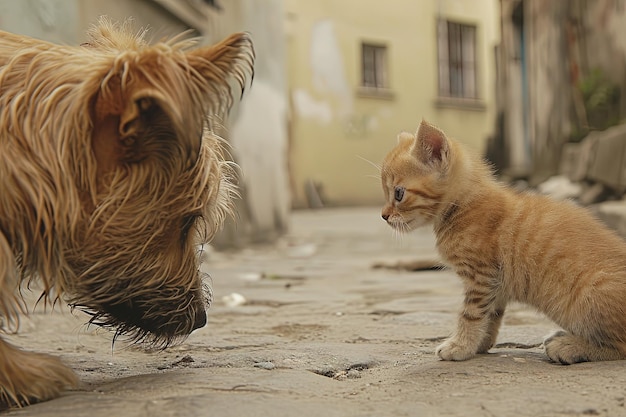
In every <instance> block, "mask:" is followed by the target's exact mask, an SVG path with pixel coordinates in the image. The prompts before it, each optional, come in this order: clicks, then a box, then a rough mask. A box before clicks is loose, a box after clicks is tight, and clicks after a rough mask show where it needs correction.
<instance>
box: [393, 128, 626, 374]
mask: <svg viewBox="0 0 626 417" xmlns="http://www.w3.org/2000/svg"><path fill="white" fill-rule="evenodd" d="M398 141H399V142H398V145H397V146H396V148H395V149H393V150H392V151H391V152H390V153H389V155H387V157H386V158H385V161H384V163H383V166H382V172H381V174H382V184H383V189H384V192H385V198H386V201H387V203H386V204H385V207H384V208H383V211H382V217H383V219H385V220H386V221H387V223H389V225H390V226H391V227H393V228H394V229H396V230H399V231H410V230H413V229H415V228H416V227H419V226H422V225H426V224H432V225H433V227H434V231H435V234H436V237H437V248H438V250H439V252H440V254H441V256H442V257H443V259H444V260H445V261H446V263H448V264H449V265H451V266H452V267H454V269H455V270H456V273H457V274H458V275H459V276H460V277H461V279H462V280H463V284H464V287H465V300H464V302H463V309H462V311H461V314H460V316H459V319H458V325H457V329H456V332H455V333H454V334H453V335H452V337H450V338H449V339H448V340H446V341H445V342H444V343H443V344H441V345H440V346H439V347H438V348H437V354H438V355H439V357H441V359H443V360H454V361H462V360H466V359H469V358H471V357H472V356H474V355H475V354H477V353H486V352H487V351H488V350H489V349H490V348H491V347H492V346H493V345H494V343H495V341H496V336H497V334H498V328H499V327H500V323H501V322H502V315H503V314H504V309H505V307H506V304H507V303H508V302H509V301H520V302H523V303H526V304H529V305H531V306H533V307H535V308H537V309H538V310H540V311H541V312H543V313H544V314H546V315H547V316H548V317H550V318H551V319H552V320H554V321H555V322H556V323H557V324H559V325H560V326H561V327H563V328H564V329H565V330H566V331H559V332H557V333H555V334H553V335H552V336H550V337H548V338H547V339H546V340H545V341H544V346H545V349H546V354H547V355H548V356H549V357H550V359H551V360H553V361H554V362H560V363H562V364H572V363H576V362H584V361H601V360H616V359H624V358H626V243H625V242H624V241H623V240H622V239H621V238H619V237H618V236H617V235H616V234H614V233H613V232H612V231H610V230H608V229H607V228H606V227H604V226H603V225H602V224H600V223H599V222H598V221H596V220H594V218H593V217H592V216H591V215H590V214H589V213H588V212H587V211H586V210H585V209H582V208H579V207H576V206H575V205H574V204H573V203H569V202H558V201H554V200H552V199H550V198H548V197H544V196H540V195H535V194H530V193H518V192H515V191H513V190H511V189H509V188H507V187H506V186H505V185H502V184H500V183H498V182H496V181H495V179H494V178H493V176H492V174H491V172H490V170H489V168H488V167H487V166H486V165H485V164H484V163H483V162H482V161H480V160H479V159H477V158H475V157H473V156H471V155H469V154H468V153H466V152H465V150H464V149H463V148H462V146H461V145H460V144H459V143H458V142H456V141H454V140H452V139H449V138H447V137H446V135H445V134H444V133H443V132H442V131H441V130H439V129H437V128H436V127H434V126H432V125H430V124H428V123H426V122H424V121H422V123H421V125H420V127H419V129H418V131H417V134H416V135H412V134H410V133H401V134H400V136H399V138H398Z"/></svg>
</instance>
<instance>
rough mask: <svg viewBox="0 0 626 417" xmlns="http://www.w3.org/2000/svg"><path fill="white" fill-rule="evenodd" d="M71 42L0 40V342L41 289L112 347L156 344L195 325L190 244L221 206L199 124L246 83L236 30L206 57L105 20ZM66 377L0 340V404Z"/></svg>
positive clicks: (217, 168) (46, 389) (247, 44)
mask: <svg viewBox="0 0 626 417" xmlns="http://www.w3.org/2000/svg"><path fill="white" fill-rule="evenodd" d="M89 38H90V40H89V42H87V43H86V44H84V45H81V46H59V45H55V44H51V43H48V42H44V41H41V40H36V39H32V38H28V37H24V36H18V35H14V34H10V33H5V32H0V332H1V331H7V330H16V329H17V326H18V324H19V317H20V315H21V314H25V313H27V311H28V309H27V306H26V305H25V303H24V301H23V299H22V295H21V288H22V286H23V285H24V284H26V285H28V286H30V285H31V284H33V285H35V284H36V285H39V286H41V287H42V288H43V294H42V299H43V300H45V302H51V303H53V304H54V303H55V302H56V301H58V300H59V299H61V300H64V301H67V302H68V303H69V304H70V305H72V306H74V307H77V308H80V309H82V310H85V311H87V312H89V313H90V314H91V315H92V319H91V323H94V324H98V325H102V326H105V327H109V328H113V329H115V337H117V336H120V335H124V336H127V337H128V338H129V340H131V341H135V342H138V341H142V342H147V343H148V344H150V345H156V346H158V347H164V346H167V345H169V344H170V343H172V342H175V341H178V340H181V339H182V338H184V337H185V336H187V335H188V334H189V333H190V332H191V331H193V330H194V329H196V328H198V327H201V326H203V325H204V324H205V323H206V313H205V311H206V308H208V304H209V301H210V297H209V294H208V291H207V290H208V288H207V286H206V284H204V283H203V280H202V277H201V276H200V273H199V270H198V263H199V261H198V254H197V247H198V244H199V243H202V242H206V241H207V240H209V239H210V238H211V237H212V236H213V234H214V233H215V232H216V230H217V229H218V228H219V226H220V225H221V223H222V220H223V219H224V216H225V215H226V214H227V213H228V212H229V210H230V209H231V206H230V200H231V197H232V195H233V193H234V192H235V189H234V186H233V185H232V183H231V181H230V179H231V176H232V174H233V172H232V169H230V168H229V164H228V162H226V161H225V158H224V151H223V147H222V143H221V140H220V139H219V138H218V137H216V135H214V134H213V133H212V132H211V129H210V119H211V117H212V116H225V115H226V113H227V111H228V109H229V108H230V106H231V105H232V103H233V97H232V91H231V81H234V82H236V83H237V84H238V86H239V88H240V90H241V91H243V89H244V87H245V86H246V81H247V79H248V78H250V77H251V75H252V71H253V69H252V68H253V67H252V66H253V61H254V52H253V48H252V43H251V40H250V38H249V36H248V35H247V34H245V33H238V34H234V35H231V36H230V37H228V38H226V39H225V40H223V41H222V42H220V43H219V44H217V45H214V46H208V47H195V48H194V41H190V40H183V39H182V37H178V38H174V39H171V40H169V41H164V42H159V43H156V44H154V45H149V44H148V42H147V41H146V40H145V31H140V32H136V33H133V32H132V28H131V26H130V25H129V24H128V23H124V24H114V23H111V22H109V21H108V20H106V19H102V20H101V21H100V22H99V24H98V25H97V26H95V27H94V28H93V29H92V30H91V31H90V32H89ZM74 384H76V377H75V376H74V374H73V373H72V372H71V371H70V370H69V369H68V368H66V367H65V366H64V365H62V364H61V362H60V361H59V360H58V359H56V358H53V357H50V356H47V355H42V354H35V353H30V352H25V351H22V350H19V349H17V348H16V347H14V346H12V345H10V344H8V343H7V342H6V341H4V340H3V339H2V338H0V408H2V407H7V406H16V405H17V406H19V405H24V404H29V403H32V402H35V401H42V400H46V399H49V398H53V397H55V396H57V395H58V394H59V392H60V391H61V390H62V388H63V387H65V386H71V385H74Z"/></svg>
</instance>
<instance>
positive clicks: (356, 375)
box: [347, 369, 361, 379]
mask: <svg viewBox="0 0 626 417" xmlns="http://www.w3.org/2000/svg"><path fill="white" fill-rule="evenodd" d="M347 377H348V378H349V379H356V378H361V372H359V371H357V370H356V369H350V370H349V371H348V375H347Z"/></svg>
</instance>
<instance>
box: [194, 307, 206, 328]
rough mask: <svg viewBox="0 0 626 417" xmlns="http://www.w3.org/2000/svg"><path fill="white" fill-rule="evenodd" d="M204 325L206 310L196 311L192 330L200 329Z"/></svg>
mask: <svg viewBox="0 0 626 417" xmlns="http://www.w3.org/2000/svg"><path fill="white" fill-rule="evenodd" d="M205 325H206V311H204V310H198V311H196V317H195V318H194V321H193V330H196V329H200V328H202V327H204V326H205Z"/></svg>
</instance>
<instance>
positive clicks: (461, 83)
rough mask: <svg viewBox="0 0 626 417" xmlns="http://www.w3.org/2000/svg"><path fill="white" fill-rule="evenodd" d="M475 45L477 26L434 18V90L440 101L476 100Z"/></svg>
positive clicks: (477, 89)
mask: <svg viewBox="0 0 626 417" xmlns="http://www.w3.org/2000/svg"><path fill="white" fill-rule="evenodd" d="M477 44H478V25H476V24H471V23H465V22H459V21H456V20H452V19H446V18H438V19H437V54H438V60H437V66H438V86H437V87H438V96H439V98H440V99H441V100H456V101H473V102H476V101H479V100H480V93H479V91H480V89H479V85H478V78H479V77H478V75H479V74H478V72H479V70H478V56H477V55H478V52H477V49H478V48H477Z"/></svg>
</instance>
